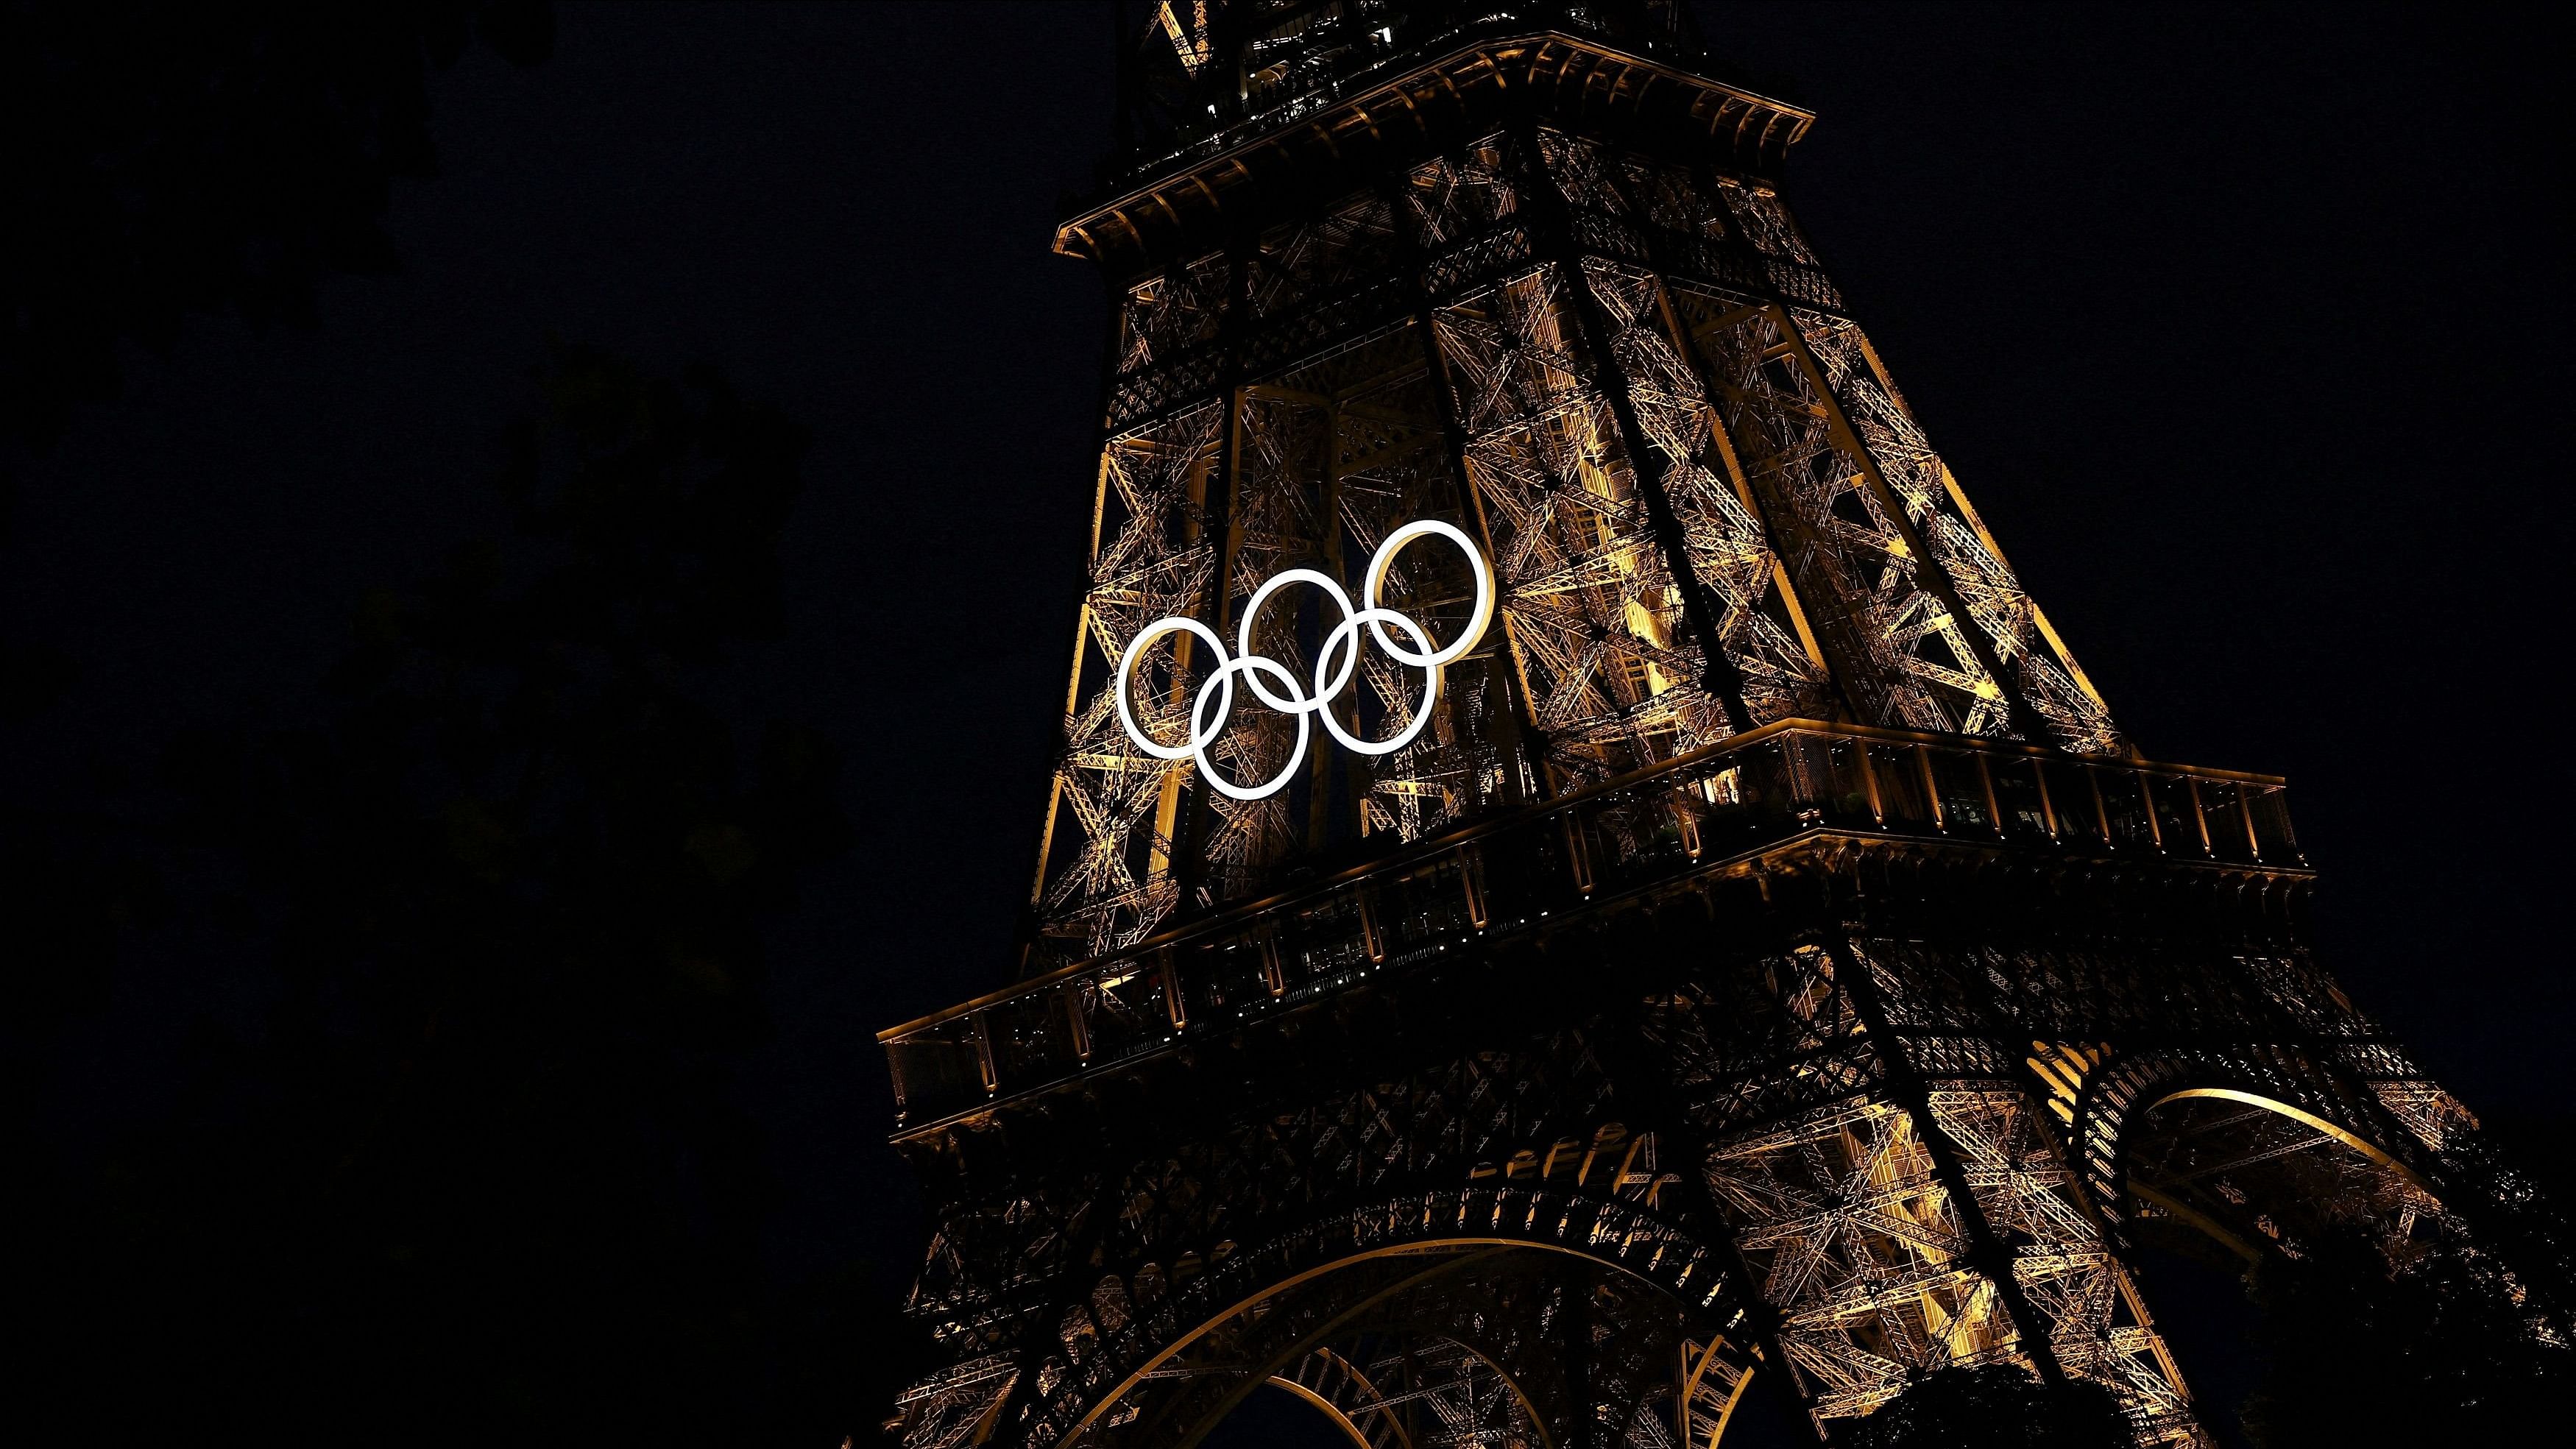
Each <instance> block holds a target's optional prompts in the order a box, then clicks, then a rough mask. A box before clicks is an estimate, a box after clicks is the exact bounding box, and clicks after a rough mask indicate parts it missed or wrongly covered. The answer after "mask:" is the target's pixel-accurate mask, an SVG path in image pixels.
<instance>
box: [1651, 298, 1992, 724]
mask: <svg viewBox="0 0 2576 1449" xmlns="http://www.w3.org/2000/svg"><path fill="white" fill-rule="evenodd" d="M1671 295H1672V299H1673V303H1674V306H1675V307H1676V308H1677V309H1678V310H1679V312H1680V314H1681V320H1682V325H1683V327H1684V328H1685V329H1687V331H1688V333H1689V335H1690V338H1691V341H1692V343H1693V345H1694V346H1695V347H1696V348H1697V350H1698V352H1699V354H1700V356H1701V357H1703V358H1704V359H1706V361H1707V365H1708V367H1709V369H1710V373H1711V376H1710V378H1709V384H1710V387H1711V390H1712V391H1713V393H1714V394H1715V400H1716V402H1717V406H1718V411H1719V414H1720V416H1721V417H1722V418H1723V419H1724V421H1725V424H1726V430H1727V435H1728V437H1729V438H1730V439H1732V440H1733V443H1734V446H1735V453H1736V457H1737V458H1738V460H1739V461H1740V463H1741V465H1742V467H1743V469H1744V471H1745V474H1746V476H1747V478H1748V480H1749V481H1750V483H1751V484H1752V489H1753V492H1754V494H1755V496H1756V498H1757V499H1758V500H1759V501H1760V502H1761V504H1762V507H1763V510H1764V513H1765V515H1766V516H1767V517H1768V518H1769V519H1770V521H1771V525H1772V529H1773V535H1774V537H1775V538H1777V539H1778V540H1779V544H1780V547H1781V549H1782V551H1783V552H1784V553H1785V554H1786V555H1787V560H1786V561H1787V563H1788V566H1789V576H1790V579H1791V580H1792V582H1793V583H1794V585H1795V587H1796V589H1797V593H1798V598H1799V600H1800V602H1801V603H1802V604H1804V606H1805V609H1806V617H1807V619H1808V621H1809V622H1810V623H1811V624H1812V625H1813V626H1814V628H1815V630H1816V633H1817V635H1818V636H1819V641H1820V642H1821V643H1822V644H1823V646H1824V648H1825V650H1826V653H1827V655H1828V656H1829V657H1830V658H1831V659H1832V660H1833V663H1834V668H1835V674H1836V676H1837V677H1838V678H1839V679H1840V681H1841V682H1842V685H1843V688H1844V692H1845V693H1846V694H1847V695H1848V696H1850V697H1851V699H1852V703H1853V705H1854V707H1855V708H1857V709H1858V710H1859V711H1860V712H1861V715H1862V717H1863V719H1864V720H1865V721H1866V722H1868V723H1872V724H1882V725H1892V726H1897V727H1901V728H1909V729H1924V730H1945V731H1956V732H1960V733H1966V734H2005V733H2009V732H2010V731H2009V729H2008V723H2007V721H2008V713H2009V712H2008V709H2007V707H2006V703H2005V698H2004V693H2003V689H2002V687H2001V686H2000V685H1999V684H1998V683H1997V682H1996V681H1995V679H1994V678H1993V676H1992V675H1991V674H1989V673H1988V672H1987V671H1986V668H1985V666H1984V664H1983V663H1981V662H1980V660H1979V658H1978V655H1977V650H1976V648H1975V647H1974V646H1973V645H1972V644H1971V643H1970V642H1969V641H1968V639H1967V637H1966V635H1965V633H1964V632H1963V629H1964V625H1963V622H1962V621H1961V620H1959V619H1958V618H1956V617H1955V616H1954V615H1953V614H1952V612H1951V611H1950V609H1949V607H1948V606H1947V605H1946V604H1944V603H1943V602H1942V601H1941V599H1940V597H1939V595H1938V593H1937V592H1936V591H1935V590H1934V589H1933V588H1932V587H1931V586H1930V581H1929V580H1928V579H1927V578H1926V576H1925V571H1924V568H1923V565H1922V561H1921V558H1920V555H1919V552H1918V550H1917V549H1916V548H1915V547H1914V545H1913V543H1912V542H1910V541H1909V539H1908V537H1907V534H1908V532H1909V530H1908V528H1907V527H1906V525H1905V524H1904V523H1903V521H1902V515H1901V510H1900V509H1899V508H1897V507H1895V506H1892V504H1893V501H1892V499H1891V498H1889V497H1887V496H1885V495H1886V489H1885V488H1884V486H1883V485H1881V484H1880V483H1879V482H1878V480H1877V477H1876V473H1875V468H1874V465H1873V464H1872V463H1871V461H1870V459H1869V457H1868V455H1867V453H1866V452H1865V451H1864V450H1863V449H1862V448H1861V446H1860V443H1859V441H1858V439H1857V438H1856V437H1855V436H1854V435H1853V433H1852V430H1851V429H1850V427H1849V426H1848V425H1846V424H1845V423H1844V422H1843V420H1842V418H1841V416H1840V413H1839V411H1838V410H1837V408H1836V406H1835V403H1834V399H1833V395H1832V392H1831V389H1830V388H1829V386H1828V385H1827V383H1826V380H1825V378H1824V376H1823V375H1822V373H1821V372H1820V371H1819V370H1818V368H1817V366H1816V364H1815V362H1814V359H1813V358H1812V357H1811V356H1810V354H1809V353H1808V351H1807V349H1806V348H1805V346H1804V345H1803V344H1802V343H1801V341H1800V339H1799V337H1798V333H1797V329H1796V327H1795V325H1794V324H1792V323H1791V321H1790V320H1789V317H1788V314H1787V313H1786V312H1785V311H1784V310H1783V309H1781V308H1779V307H1777V306H1771V305H1764V304H1754V303H1746V302H1742V301H1738V300H1736V299H1734V298H1730V297H1728V296H1725V295H1722V294H1719V293H1717V292H1713V291H1709V290H1705V289H1702V288H1700V287H1696V286H1690V285H1682V284H1676V285H1675V286H1674V287H1673V288H1672V289H1671Z"/></svg>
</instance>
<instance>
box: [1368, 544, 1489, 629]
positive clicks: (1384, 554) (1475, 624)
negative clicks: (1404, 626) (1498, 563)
mask: <svg viewBox="0 0 2576 1449" xmlns="http://www.w3.org/2000/svg"><path fill="white" fill-rule="evenodd" d="M1426 534H1438V535H1439V536H1440V537H1442V538H1445V539H1447V540H1449V541H1450V542H1451V543H1454V544H1456V545H1458V551H1459V552H1461V553H1463V554H1465V555H1466V556H1467V562H1468V564H1469V565H1471V566H1472V567H1473V568H1474V569H1475V571H1476V612H1475V613H1474V615H1472V616H1471V617H1470V618H1469V619H1468V620H1467V627H1466V628H1465V629H1464V630H1462V631H1460V633H1459V635H1458V642H1457V643H1455V644H1452V645H1450V646H1449V647H1448V648H1446V649H1443V650H1440V651H1439V652H1437V653H1428V652H1426V653H1422V654H1412V653H1408V652H1407V651H1405V650H1402V649H1399V648H1397V647H1396V646H1395V641H1394V640H1392V639H1389V638H1388V637H1386V629H1385V627H1384V626H1383V625H1382V624H1379V623H1378V622H1377V621H1375V620H1371V621H1370V623H1369V632H1370V633H1371V634H1374V635H1376V636H1377V647H1379V648H1380V649H1383V650H1385V651H1386V652H1387V653H1389V654H1392V655H1394V656H1395V658H1396V661H1397V662H1398V663H1401V664H1415V665H1434V666H1437V665H1442V664H1448V663H1452V662H1454V661H1455V660H1457V659H1458V658H1460V657H1461V656H1463V655H1465V654H1466V652H1467V651H1468V650H1470V649H1473V648H1475V647H1476V641H1477V640H1479V639H1482V638H1484V637H1485V626H1486V625H1487V624H1489V623H1491V622H1493V618H1494V571H1493V570H1492V569H1491V568H1488V567H1487V566H1486V564H1485V556H1484V555H1483V554H1481V553H1479V552H1477V551H1476V545H1475V544H1474V543H1472V542H1470V541H1468V538H1467V535H1466V534H1465V533H1463V532H1461V531H1459V530H1458V529H1457V528H1456V527H1455V526H1453V525H1450V524H1446V523H1442V522H1441V521H1440V520H1439V519H1436V518H1423V519H1417V520H1415V521H1414V522H1412V523H1408V524H1406V525H1405V526H1404V527H1402V528H1399V529H1397V530H1396V531H1395V532H1393V533H1390V534H1388V535H1387V536H1386V542H1384V543H1382V544H1379V545H1378V546H1377V553H1376V555H1375V556H1373V557H1372V558H1370V559H1369V566H1368V587H1367V588H1365V589H1363V590H1361V592H1360V602H1362V603H1363V604H1366V605H1367V606H1368V607H1369V609H1370V610H1372V611H1380V610H1381V609H1382V606H1381V605H1380V604H1379V603H1378V601H1377V591H1378V590H1379V589H1381V588H1384V587H1385V586H1386V571H1387V570H1388V569H1389V568H1392V567H1393V566H1394V565H1395V556H1396V555H1397V554H1398V553H1401V552H1402V551H1403V550H1404V546H1405V545H1406V544H1408V543H1411V542H1413V541H1414V540H1415V539H1417V538H1421V537H1423V536H1424V535H1426ZM1396 617H1398V618H1401V617H1403V616H1402V615H1397V616H1396ZM1415 637H1417V638H1419V639H1421V640H1422V647H1423V649H1424V650H1426V651H1428V650H1429V649H1430V648H1431V638H1430V636H1429V635H1428V634H1427V633H1424V634H1417V635H1416V636H1415Z"/></svg>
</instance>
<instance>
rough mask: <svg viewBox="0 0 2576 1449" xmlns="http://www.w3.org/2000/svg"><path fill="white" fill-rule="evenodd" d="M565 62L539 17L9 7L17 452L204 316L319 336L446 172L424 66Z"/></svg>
mask: <svg viewBox="0 0 2576 1449" xmlns="http://www.w3.org/2000/svg"><path fill="white" fill-rule="evenodd" d="M469 37H480V38H481V39H482V41H483V42H484V43H485V44H486V45H488V46H490V47H491V48H492V49H493V50H494V51H495V52H497V53H499V54H500V55H502V56H503V57H505V58H507V59H509V60H511V61H514V62H516V63H519V64H522V65H525V64H533V63H534V62H536V61H537V60H539V59H541V58H543V57H544V56H545V55H546V54H547V53H548V51H550V50H551V49H552V47H553V43H554V21H553V16H552V12H551V11H550V10H549V9H548V8H547V7H546V6H545V5H543V4H541V3H532V0H480V3H469V0H408V3H388V4H377V5H354V6H275V7H272V6H230V5H183V6H174V5H141V4H119V3H94V4H83V5H47V4H40V3H35V0H10V3H8V4H6V5H5V6H0V177H5V185H6V187H7V192H6V206H7V210H8V212H9V214H10V217H11V224H10V225H9V226H8V227H7V228H5V229H0V288H5V292H6V295H5V298H0V316H5V317H6V319H7V324H6V330H5V332H0V440H5V439H15V440H17V441H20V442H22V443H28V444H34V445H37V446H44V445H47V444H49V443H50V442H51V441H52V440H53V439H54V438H55V437H57V436H58V435H59V434H60V433H61V431H62V428H63V426H64V424H65V423H66V422H67V421H68V420H69V418H70V416H71V414H72V412H73V411H74V410H75V409H76V408H78V407H79V406H80V405H81V404H83V403H87V402H92V401H96V400H98V399H100V398H103V397H106V396H109V395H111V394H112V393H113V392H114V391H115V388H116V383H117V371H118V369H117V354H118V350H119V348H120V346H122V345H124V344H126V343H141V344H144V345H146V346H152V347H162V346H167V345H168V343H169V342H170V341H171V339H172V338H173V337H174V336H175V335H176V334H177V331H178V328H179V324H180V321H181V319H182V318H184V317H185V316H186V315H187V314H189V313H191V312H213V311H221V310H224V309H228V308H230V309H238V310H240V311H241V312H242V313H244V314H245V315H247V316H249V317H251V318H253V319H254V320H265V319H271V318H282V319H287V320H302V319H305V318H308V317H309V316H310V315H311V313H312V310H313V289H314V287H315V285H316V284H317V283H318V282H319V281H321V280H322V279H323V278H324V277H326V276H329V275H331V274H333V273H342V272H372V271H383V270H386V269H388V268H390V267H391V266H392V265H393V259H394V252H393V246H392V243H391V242H390V241H389V240H387V238H386V236H385V234H384V231H383V229H382V227H381V225H380V223H381V221H382V219H383V216H384V210H385V202H386V197H387V194H388V191H389V189H390V186H391V183H392V181H393V179H394V178H395V177H398V176H425V175H428V174H430V173H431V171H432V170H433V151H432V149H431V146H430V139H429V130H428V120H429V97H428V90H427V76H426V71H427V68H428V67H430V66H434V65H435V66H445V65H448V64H451V63H453V62H454V61H455V59H456V58H457V56H458V55H459V54H460V53H461V52H462V51H463V50H464V48H465V45H466V43H467V41H468V39H469Z"/></svg>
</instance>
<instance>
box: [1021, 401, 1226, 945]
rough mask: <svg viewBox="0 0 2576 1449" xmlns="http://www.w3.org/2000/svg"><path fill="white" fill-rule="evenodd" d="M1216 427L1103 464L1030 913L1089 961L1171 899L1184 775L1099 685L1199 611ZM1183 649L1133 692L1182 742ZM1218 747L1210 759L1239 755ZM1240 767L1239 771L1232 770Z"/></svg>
mask: <svg viewBox="0 0 2576 1449" xmlns="http://www.w3.org/2000/svg"><path fill="white" fill-rule="evenodd" d="M1224 424H1225V419H1224V414H1223V412H1222V410H1221V409H1218V408H1215V407H1203V408H1198V409H1195V410H1192V411H1189V412H1185V413H1182V414H1180V415H1179V416H1177V417H1174V418H1172V419H1171V420H1169V421H1167V422H1163V423H1159V424H1155V425H1152V426H1149V427H1144V428H1139V429H1136V430H1134V431H1132V432H1128V433H1123V434H1121V435H1119V436H1117V437H1115V438H1112V439H1111V440H1110V441H1109V444H1108V446H1107V447H1106V448H1105V449H1104V450H1103V451H1102V455H1101V465H1100V472H1101V477H1100V495H1099V497H1100V501H1099V505H1098V508H1099V512H1098V517H1097V520H1096V521H1095V523H1094V525H1093V539H1094V547H1093V551H1092V560H1091V580H1090V588H1089V590H1088V592H1087V593H1086V594H1085V595H1084V597H1083V603H1082V622H1081V631H1080V634H1079V636H1078V637H1077V639H1076V641H1075V644H1074V661H1073V680H1072V683H1071V685H1070V686H1069V688H1068V693H1067V697H1066V701H1065V704H1066V711H1065V730H1064V736H1065V746H1064V753H1063V755H1062V756H1061V757H1060V758H1059V761H1058V764H1057V768H1056V773H1055V783H1054V794H1053V796H1052V798H1051V799H1050V800H1049V802H1048V831H1047V850H1046V853H1045V858H1043V859H1041V861H1040V862H1039V872H1040V875H1039V892H1040V894H1039V900H1038V904H1039V909H1040V912H1041V914H1042V916H1043V917H1044V918H1045V919H1046V922H1047V929H1048V930H1049V932H1050V933H1051V934H1054V935H1057V936H1060V937H1065V938H1068V939H1069V940H1070V941H1072V942H1073V943H1076V946H1077V949H1078V950H1079V951H1080V952H1081V953H1084V954H1096V953H1098V952H1101V951H1104V950H1108V949H1110V948H1112V947H1115V946H1120V945H1125V944H1127V943H1129V942H1131V941H1134V940H1136V939H1138V938H1140V937H1142V936H1143V935H1144V934H1145V933H1146V932H1147V931H1149V930H1151V929H1152V928H1153V926H1154V925H1155V923H1156V922H1158V921H1160V920H1161V919H1162V918H1163V916H1164V915H1165V914H1167V913H1168V912H1169V911H1170V909H1171V907H1172V904H1173V901H1174V898H1175V894H1176V892H1175V887H1174V885H1173V882H1172V879H1171V863H1172V837H1173V829H1174V825H1175V823H1176V819H1177V808H1178V805H1179V799H1180V784H1181V770H1182V769H1184V768H1186V766H1182V767H1175V766H1174V765H1172V764H1171V763H1169V762H1166V761H1163V760H1158V759H1155V758H1153V757H1152V756H1150V755H1147V754H1145V753H1143V752H1142V751H1140V750H1138V749H1137V748H1136V747H1135V745H1134V743H1133V742H1132V741H1130V740H1129V739H1128V738H1127V735H1126V731H1125V729H1124V728H1123V727H1122V726H1121V724H1120V723H1119V719H1118V712H1117V708H1116V702H1115V700H1114V698H1113V697H1112V690H1111V688H1110V685H1111V683H1112V681H1113V680H1114V678H1115V676H1116V672H1117V668H1118V660H1119V657H1120V656H1121V655H1122V654H1124V653H1125V652H1126V649H1127V643H1128V641H1129V640H1130V639H1132V638H1133V637H1135V634H1136V631H1137V630H1139V629H1141V628H1143V627H1144V626H1145V625H1147V624H1149V623H1151V622H1152V621H1154V620H1155V619H1158V618H1161V617H1163V616H1164V615H1167V614H1185V615H1195V614H1198V613H1201V612H1202V611H1204V610H1205V608H1206V604H1207V600H1208V596H1209V594H1210V592H1211V590H1210V584H1211V582H1212V581H1213V579H1214V577H1215V573H1216V564H1217V548H1216V546H1215V543H1214V541H1212V540H1211V539H1210V538H1209V537H1208V517H1207V490H1208V485H1209V482H1210V478H1211V474H1212V473H1213V472H1214V470H1215V468H1216V464H1217V458H1218V452H1219V447H1220V444H1221V443H1222V441H1223V438H1224V430H1225V429H1224ZM1190 642H1191V641H1189V640H1186V639H1184V640H1182V641H1181V642H1180V644H1179V646H1178V647H1177V649H1176V650H1175V651H1173V652H1171V653H1169V654H1166V655H1163V656H1161V657H1160V658H1159V659H1158V660H1155V661H1149V662H1148V670H1147V677H1146V678H1144V679H1143V680H1142V681H1140V682H1139V683H1138V685H1137V686H1136V688H1135V689H1134V690H1133V691H1132V693H1133V698H1134V701H1135V706H1136V709H1137V712H1138V714H1139V715H1140V716H1141V718H1142V719H1143V721H1144V722H1145V725H1146V727H1147V728H1148V729H1151V730H1156V731H1158V733H1159V734H1160V735H1161V736H1162V737H1170V736H1171V735H1173V734H1186V733H1187V730H1188V716H1189V711H1190V706H1191V701H1192V698H1193V693H1194V686H1195V681H1194V680H1193V679H1192V678H1191V677H1190V675H1189V670H1188V665H1189V660H1190V655H1189V645H1190ZM1245 747H1246V746H1243V745H1242V744H1240V743H1239V742H1236V741H1232V740H1229V741H1226V742H1223V743H1221V744H1220V746H1219V747H1218V748H1219V749H1220V750H1223V749H1227V748H1245ZM1235 763H1236V764H1237V765H1238V767H1241V766H1242V764H1243V762H1240V761H1237V762H1235Z"/></svg>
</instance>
